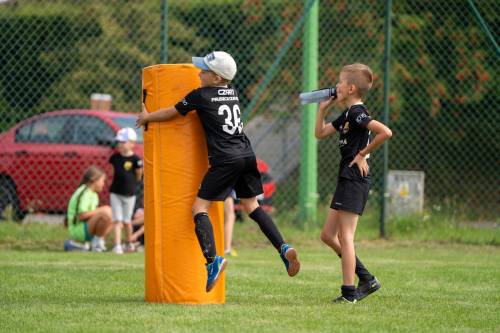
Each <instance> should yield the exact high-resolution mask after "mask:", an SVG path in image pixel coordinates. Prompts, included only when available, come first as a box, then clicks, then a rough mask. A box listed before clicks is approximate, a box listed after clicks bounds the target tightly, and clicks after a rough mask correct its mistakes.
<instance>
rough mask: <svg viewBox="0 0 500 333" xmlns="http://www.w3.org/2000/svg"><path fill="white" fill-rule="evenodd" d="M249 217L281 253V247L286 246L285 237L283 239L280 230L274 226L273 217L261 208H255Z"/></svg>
mask: <svg viewBox="0 0 500 333" xmlns="http://www.w3.org/2000/svg"><path fill="white" fill-rule="evenodd" d="M248 216H250V218H251V219H252V220H254V221H255V222H257V224H258V225H259V227H260V230H262V232H263V233H264V235H266V237H267V239H269V241H270V242H271V243H272V244H273V246H274V247H275V248H276V250H278V252H280V250H281V245H283V244H285V241H283V237H281V234H280V232H279V231H278V228H276V225H275V224H274V222H273V220H272V219H271V216H269V215H268V214H267V213H266V212H265V211H264V210H263V209H262V208H261V207H257V208H255V210H254V211H253V212H251V213H250V214H249V215H248Z"/></svg>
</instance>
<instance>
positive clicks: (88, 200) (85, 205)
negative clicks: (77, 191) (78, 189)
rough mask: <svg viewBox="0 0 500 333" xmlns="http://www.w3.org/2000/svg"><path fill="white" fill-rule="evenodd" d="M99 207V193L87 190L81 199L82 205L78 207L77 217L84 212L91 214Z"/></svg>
mask: <svg viewBox="0 0 500 333" xmlns="http://www.w3.org/2000/svg"><path fill="white" fill-rule="evenodd" d="M98 205H99V197H98V196H97V193H95V192H93V191H91V190H88V189H87V190H85V192H84V193H83V194H82V197H81V198H80V204H79V205H78V207H77V212H76V213H77V215H80V214H81V213H84V212H90V211H92V210H94V209H96V208H97V206H98Z"/></svg>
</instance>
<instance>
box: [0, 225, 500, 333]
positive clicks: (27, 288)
mask: <svg viewBox="0 0 500 333" xmlns="http://www.w3.org/2000/svg"><path fill="white" fill-rule="evenodd" d="M236 235H237V234H236ZM293 237H294V238H295V243H296V244H298V245H299V246H297V247H298V249H299V251H300V258H301V261H302V271H301V272H300V273H299V275H298V276H297V277H295V278H289V277H288V276H287V275H286V272H285V270H284V266H283V264H282V262H281V261H280V259H279V257H278V255H277V253H275V252H274V250H273V249H272V248H271V246H269V245H267V244H265V242H264V241H263V240H262V238H261V237H259V241H258V243H257V244H254V245H253V246H252V245H250V244H249V243H250V240H247V241H245V242H242V243H241V245H240V247H238V253H239V256H238V257H235V258H233V257H230V258H229V266H228V270H227V282H226V296H227V304H226V305H215V306H214V305H207V306H186V305H171V304H148V303H145V302H144V301H143V290H144V289H143V285H144V276H143V274H144V273H143V263H144V260H143V255H142V254H140V253H136V254H130V255H124V256H116V255H113V254H111V253H104V254H93V253H85V254H82V253H64V252H60V251H59V252H57V251H47V250H43V251H18V250H1V251H0V331H3V332H31V331H43V332H86V333H88V332H146V331H148V332H149V331H156V332H235V331H237V332H239V333H240V332H277V331H282V332H495V331H496V332H498V331H500V319H499V318H500V316H499V315H498V314H499V313H500V260H499V259H500V248H499V247H494V246H471V245H457V244H438V243H423V242H386V241H368V242H361V243H359V244H358V254H359V256H360V257H361V259H362V260H363V261H364V262H365V264H366V265H367V266H368V268H370V269H372V270H373V272H374V273H375V274H376V275H377V277H378V278H379V279H380V281H381V283H382V289H381V290H380V291H378V292H377V293H375V294H374V295H372V296H370V297H368V298H366V299H365V300H363V301H361V302H359V303H357V304H354V305H351V304H336V305H334V304H330V301H331V299H332V298H333V297H335V296H337V294H338V291H339V286H340V283H341V272H340V263H339V259H338V258H337V257H336V256H334V255H333V254H332V253H331V252H330V251H329V250H328V249H327V248H326V247H325V246H322V245H321V244H320V243H319V241H318V242H311V241H309V240H302V239H299V238H298V237H299V235H298V234H297V235H294V236H293ZM11 248H12V247H11ZM14 248H15V247H14Z"/></svg>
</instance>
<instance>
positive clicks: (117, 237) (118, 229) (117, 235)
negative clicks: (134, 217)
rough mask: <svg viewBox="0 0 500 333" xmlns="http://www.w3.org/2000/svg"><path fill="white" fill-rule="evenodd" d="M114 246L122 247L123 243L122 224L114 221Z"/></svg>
mask: <svg viewBox="0 0 500 333" xmlns="http://www.w3.org/2000/svg"><path fill="white" fill-rule="evenodd" d="M113 235H114V238H113V244H114V245H115V246H118V245H121V243H122V222H121V221H113Z"/></svg>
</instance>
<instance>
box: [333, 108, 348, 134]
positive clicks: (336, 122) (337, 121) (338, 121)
mask: <svg viewBox="0 0 500 333" xmlns="http://www.w3.org/2000/svg"><path fill="white" fill-rule="evenodd" d="M344 113H345V112H342V114H341V115H340V116H338V118H337V119H335V120H334V121H332V126H333V128H335V129H336V130H337V132H339V131H340V126H341V125H342V120H343V118H344V117H345V115H344Z"/></svg>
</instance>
